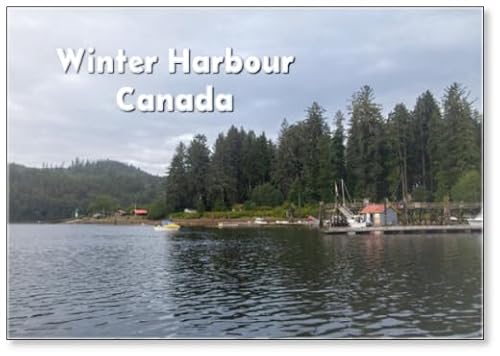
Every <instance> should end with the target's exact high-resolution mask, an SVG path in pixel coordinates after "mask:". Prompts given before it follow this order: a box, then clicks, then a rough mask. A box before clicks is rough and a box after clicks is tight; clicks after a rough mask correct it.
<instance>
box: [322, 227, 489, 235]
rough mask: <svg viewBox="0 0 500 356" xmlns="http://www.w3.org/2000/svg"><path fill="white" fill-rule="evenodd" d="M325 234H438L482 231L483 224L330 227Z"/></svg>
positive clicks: (324, 230) (325, 230)
mask: <svg viewBox="0 0 500 356" xmlns="http://www.w3.org/2000/svg"><path fill="white" fill-rule="evenodd" d="M322 231H323V233H325V234H341V235H358V234H438V233H447V232H466V233H467V232H468V233H471V232H479V233H480V232H482V231H483V227H482V226H473V225H410V226H405V225H401V226H370V227H330V228H324V229H323V230H322Z"/></svg>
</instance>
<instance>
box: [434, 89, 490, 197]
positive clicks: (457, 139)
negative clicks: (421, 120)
mask: <svg viewBox="0 0 500 356" xmlns="http://www.w3.org/2000/svg"><path fill="white" fill-rule="evenodd" d="M476 125H477V124H476V118H475V115H474V111H473V110H472V105H471V102H470V101H469V99H468V95H467V94H466V91H465V88H464V87H463V86H461V85H460V84H457V83H453V84H452V85H451V86H449V87H448V88H447V89H446V90H445V95H444V99H443V127H442V130H441V142H442V147H443V148H442V149H441V150H440V151H441V157H440V160H439V162H440V167H439V171H438V172H437V197H438V198H441V199H442V198H443V197H444V196H449V194H450V189H451V188H452V187H453V185H455V183H456V182H457V180H458V179H459V178H460V176H461V175H462V174H463V173H464V172H467V171H470V170H476V171H479V170H480V164H481V148H480V146H478V144H477V128H476Z"/></svg>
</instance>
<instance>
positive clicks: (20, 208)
mask: <svg viewBox="0 0 500 356" xmlns="http://www.w3.org/2000/svg"><path fill="white" fill-rule="evenodd" d="M481 150H482V116H481V114H480V113H479V112H477V111H476V110H474V108H473V106H472V102H471V100H470V99H469V97H468V93H467V91H466V89H465V88H464V87H463V86H461V85H459V84H452V85H450V86H449V87H448V88H447V89H446V90H445V93H444V95H443V97H442V100H440V101H438V100H437V99H436V97H435V96H434V95H433V94H432V93H431V92H430V91H426V92H424V93H422V94H421V95H420V96H419V97H418V98H417V99H416V104H415V106H414V107H413V108H411V109H410V108H407V107H406V106H405V105H404V104H397V105H395V106H394V108H392V110H391V111H390V112H389V114H388V115H387V117H384V115H383V113H382V108H381V106H380V105H379V104H377V103H376V100H375V95H374V92H373V90H372V89H371V88H370V87H369V86H363V87H362V88H360V89H359V90H358V91H357V92H355V93H354V94H353V95H352V98H351V100H350V104H349V105H348V107H347V111H346V112H345V113H344V112H342V111H340V110H339V111H337V112H336V113H335V114H334V115H333V116H331V117H329V116H328V114H327V113H326V112H325V110H324V109H323V108H322V107H321V106H320V105H319V104H318V103H312V105H311V106H310V107H309V108H308V109H307V111H306V115H305V118H304V119H303V120H301V121H296V122H294V123H293V124H290V123H288V122H287V120H286V119H284V120H283V122H282V124H281V130H280V132H279V136H278V139H277V141H276V142H272V141H271V140H270V139H269V138H268V137H267V136H266V134H265V133H264V132H262V133H259V134H257V133H255V132H254V131H252V130H248V131H247V130H245V129H244V128H239V129H238V128H236V127H234V126H232V127H230V128H229V129H228V130H227V132H224V133H220V134H219V136H218V137H217V139H216V140H215V143H214V144H213V146H212V147H209V145H208V143H207V138H206V137H205V136H204V135H202V134H199V135H196V136H195V137H194V138H193V139H192V140H191V142H189V143H188V144H187V145H186V144H184V143H182V142H181V143H179V144H178V146H177V148H176V151H175V154H174V156H173V158H172V160H171V162H170V164H169V165H168V169H167V172H166V173H167V174H166V176H165V177H163V178H162V177H157V176H153V175H150V174H148V173H146V172H143V171H141V170H140V169H138V168H135V167H132V166H128V165H125V164H122V163H119V162H114V161H109V160H106V161H97V162H88V161H86V162H83V161H81V160H79V159H76V160H75V161H73V162H72V163H71V165H70V166H69V167H67V168H64V167H44V168H41V169H37V168H28V167H24V166H20V165H17V164H10V165H9V218H10V220H11V221H33V220H54V219H62V218H68V217H71V216H72V214H73V213H74V211H75V209H76V208H78V209H79V212H80V214H89V213H93V212H111V211H114V210H116V209H117V208H122V209H125V210H130V209H131V207H133V205H134V204H137V205H138V206H141V207H147V208H149V211H150V215H149V217H150V218H154V219H157V218H161V217H163V216H165V215H167V214H169V213H172V212H176V211H182V210H184V209H185V208H191V209H196V210H197V211H198V212H203V211H207V210H208V211H224V210H230V209H233V208H234V207H235V205H238V204H239V205H241V207H242V208H243V209H246V210H251V209H255V208H257V207H277V206H283V207H285V206H288V207H289V206H291V205H292V204H293V205H294V206H295V207H299V208H300V207H302V206H305V205H309V206H312V205H315V206H316V204H317V203H318V202H319V201H324V202H332V201H333V200H334V194H335V185H334V182H335V181H337V182H338V181H339V180H340V179H343V180H344V182H345V184H346V186H347V188H348V192H349V197H350V198H351V199H353V200H357V201H361V200H363V199H369V200H370V201H372V202H381V201H383V200H384V199H386V198H387V199H389V200H390V201H411V200H413V201H445V200H451V201H464V202H479V201H481V168H482V167H481V152H482V151H481Z"/></svg>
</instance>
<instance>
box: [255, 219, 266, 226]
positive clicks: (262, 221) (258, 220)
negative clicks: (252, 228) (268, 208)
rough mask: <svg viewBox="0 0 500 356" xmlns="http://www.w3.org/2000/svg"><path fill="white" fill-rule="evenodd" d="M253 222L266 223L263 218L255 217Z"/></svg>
mask: <svg viewBox="0 0 500 356" xmlns="http://www.w3.org/2000/svg"><path fill="white" fill-rule="evenodd" d="M254 224H257V225H267V221H266V220H264V219H263V218H255V221H254Z"/></svg>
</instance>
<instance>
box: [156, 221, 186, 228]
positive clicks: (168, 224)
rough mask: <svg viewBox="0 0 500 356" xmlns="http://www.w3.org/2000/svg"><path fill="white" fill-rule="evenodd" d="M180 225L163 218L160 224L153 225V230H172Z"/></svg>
mask: <svg viewBox="0 0 500 356" xmlns="http://www.w3.org/2000/svg"><path fill="white" fill-rule="evenodd" d="M180 228H181V226H180V225H179V224H176V223H174V222H173V221H171V220H163V221H162V222H161V223H160V225H155V226H154V229H155V231H172V230H179V229H180Z"/></svg>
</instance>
